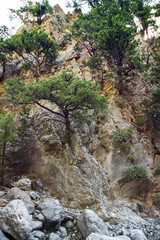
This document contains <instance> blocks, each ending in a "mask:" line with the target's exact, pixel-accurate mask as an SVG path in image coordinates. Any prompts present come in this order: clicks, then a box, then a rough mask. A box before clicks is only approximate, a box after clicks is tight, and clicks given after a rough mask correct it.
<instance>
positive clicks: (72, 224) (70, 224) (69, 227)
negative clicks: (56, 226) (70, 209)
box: [65, 221, 74, 229]
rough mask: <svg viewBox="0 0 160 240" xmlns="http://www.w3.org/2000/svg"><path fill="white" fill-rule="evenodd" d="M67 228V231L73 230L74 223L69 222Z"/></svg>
mask: <svg viewBox="0 0 160 240" xmlns="http://www.w3.org/2000/svg"><path fill="white" fill-rule="evenodd" d="M65 226H66V228H67V229H72V228H74V223H73V222H72V221H67V222H66V224H65Z"/></svg>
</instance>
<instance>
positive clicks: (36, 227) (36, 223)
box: [32, 221, 43, 230]
mask: <svg viewBox="0 0 160 240" xmlns="http://www.w3.org/2000/svg"><path fill="white" fill-rule="evenodd" d="M42 226H43V223H42V222H41V221H32V227H33V229H34V230H39V229H41V228H42Z"/></svg>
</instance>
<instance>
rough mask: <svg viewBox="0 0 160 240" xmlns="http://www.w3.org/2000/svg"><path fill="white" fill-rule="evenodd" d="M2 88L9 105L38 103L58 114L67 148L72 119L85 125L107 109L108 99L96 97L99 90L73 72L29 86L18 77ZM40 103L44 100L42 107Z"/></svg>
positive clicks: (69, 142) (69, 141) (8, 81)
mask: <svg viewBox="0 0 160 240" xmlns="http://www.w3.org/2000/svg"><path fill="white" fill-rule="evenodd" d="M4 88H5V91H6V98H7V99H8V101H9V102H12V103H17V104H18V103H19V104H37V105H38V106H39V107H41V108H43V109H45V110H47V111H49V112H51V113H52V114H54V115H57V116H58V117H59V118H60V119H59V121H60V122H62V123H63V124H65V127H66V139H67V142H68V144H69V145H71V120H74V121H82V122H87V121H89V120H91V119H93V117H94V116H96V114H97V113H98V112H99V111H102V110H104V109H106V101H107V98H105V97H103V96H100V95H99V94H98V91H99V88H98V87H97V86H96V85H94V84H92V83H91V82H89V81H85V80H80V79H79V77H76V76H75V75H73V74H72V73H66V72H62V74H60V75H59V76H57V77H52V78H50V79H49V80H39V82H35V83H29V84H28V85H25V84H24V82H23V81H22V80H20V79H19V78H16V79H9V80H7V84H5V85H4ZM41 100H44V103H43V104H42V102H41ZM45 102H46V103H47V102H50V103H53V104H56V105H57V106H58V108H59V110H60V111H58V112H57V111H54V110H53V109H52V107H51V108H49V107H48V106H47V105H46V104H45Z"/></svg>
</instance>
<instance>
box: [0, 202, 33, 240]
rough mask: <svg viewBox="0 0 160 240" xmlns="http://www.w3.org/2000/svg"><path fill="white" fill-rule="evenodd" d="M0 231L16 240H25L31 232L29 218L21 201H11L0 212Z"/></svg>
mask: <svg viewBox="0 0 160 240" xmlns="http://www.w3.org/2000/svg"><path fill="white" fill-rule="evenodd" d="M0 229H2V230H3V231H4V232H7V233H9V234H10V235H11V236H13V237H14V238H15V239H16V240H25V239H26V237H27V234H28V233H30V232H31V231H32V222H31V216H30V215H29V213H28V210H27V208H26V206H25V204H24V203H23V202H22V201H21V200H13V201H11V202H10V203H8V204H7V206H6V207H4V208H3V209H1V210H0Z"/></svg>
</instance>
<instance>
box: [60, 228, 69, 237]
mask: <svg viewBox="0 0 160 240" xmlns="http://www.w3.org/2000/svg"><path fill="white" fill-rule="evenodd" d="M58 231H59V232H60V237H62V238H64V237H67V230H66V228H65V227H62V226H60V227H59V228H58Z"/></svg>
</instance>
